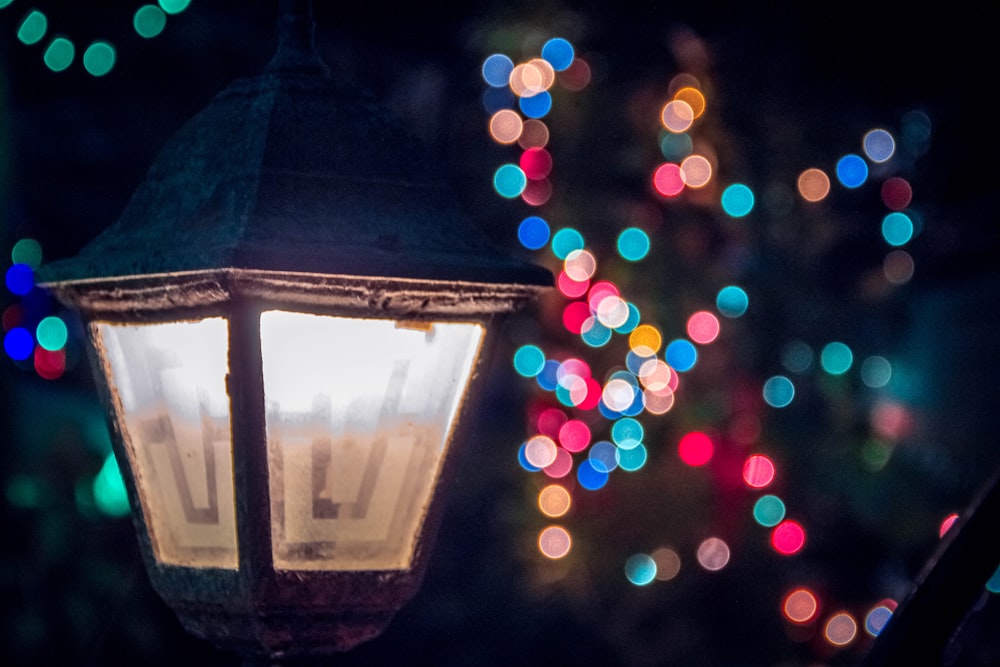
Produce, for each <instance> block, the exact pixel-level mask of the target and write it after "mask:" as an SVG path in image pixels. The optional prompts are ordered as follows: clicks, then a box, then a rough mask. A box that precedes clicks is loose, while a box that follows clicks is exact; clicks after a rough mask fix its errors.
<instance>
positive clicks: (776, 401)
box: [763, 375, 795, 408]
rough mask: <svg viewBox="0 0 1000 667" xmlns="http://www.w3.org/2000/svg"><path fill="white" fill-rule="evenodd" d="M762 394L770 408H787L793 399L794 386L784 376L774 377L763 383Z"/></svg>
mask: <svg viewBox="0 0 1000 667" xmlns="http://www.w3.org/2000/svg"><path fill="white" fill-rule="evenodd" d="M763 394H764V402H765V403H767V404H768V405H770V406H771V407H772V408H787V407H788V406H789V405H791V403H792V400H793V399H794V398H795V385H794V384H792V381H791V380H789V379H788V378H787V377H785V376H784V375H774V376H772V377H770V378H768V379H767V381H766V382H765V383H764V391H763Z"/></svg>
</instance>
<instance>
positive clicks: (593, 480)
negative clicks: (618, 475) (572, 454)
mask: <svg viewBox="0 0 1000 667" xmlns="http://www.w3.org/2000/svg"><path fill="white" fill-rule="evenodd" d="M608 479H609V475H608V473H607V471H605V470H604V466H603V465H597V464H594V463H593V462H592V461H591V460H589V459H588V460H586V461H581V462H580V465H579V466H577V469H576V481H577V482H579V483H580V486H582V487H583V488H585V489H587V490H588V491H599V490H600V489H603V488H604V486H605V485H606V484H607V483H608Z"/></svg>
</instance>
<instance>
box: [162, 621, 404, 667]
mask: <svg viewBox="0 0 1000 667" xmlns="http://www.w3.org/2000/svg"><path fill="white" fill-rule="evenodd" d="M394 615H395V612H394V611H388V612H387V611H382V612H369V613H363V612H357V613H324V612H321V611H316V610H288V611H285V612H280V611H279V612H270V613H268V614H260V613H254V612H247V613H245V614H238V613H231V612H228V611H222V610H220V611H218V612H216V613H212V612H206V611H205V610H203V609H201V610H197V611H196V612H185V611H177V618H178V619H179V620H180V622H181V625H182V626H183V627H184V629H185V630H186V631H187V632H189V633H190V634H191V635H193V636H195V637H198V638H199V639H203V640H205V641H207V642H209V643H210V644H212V645H213V646H215V647H216V648H218V649H220V650H222V651H226V652H229V653H235V654H237V655H240V656H242V657H244V658H247V659H252V660H257V661H259V664H280V663H281V662H282V661H283V660H291V659H301V658H314V657H322V656H330V655H334V654H337V653H342V652H344V651H349V650H350V649H352V648H354V647H355V646H357V645H359V644H362V643H364V642H366V641H369V640H371V639H374V638H375V637H377V636H378V635H380V634H382V632H383V631H384V630H385V628H386V627H387V626H388V625H389V622H390V621H391V620H392V618H393V616H394ZM247 664H258V663H247Z"/></svg>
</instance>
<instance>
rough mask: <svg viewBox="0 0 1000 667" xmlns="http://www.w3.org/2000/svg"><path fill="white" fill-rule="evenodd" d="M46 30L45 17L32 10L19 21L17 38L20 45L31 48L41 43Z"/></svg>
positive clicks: (46, 20)
mask: <svg viewBox="0 0 1000 667" xmlns="http://www.w3.org/2000/svg"><path fill="white" fill-rule="evenodd" d="M48 29H49V20H48V19H47V18H46V17H45V14H43V13H42V12H40V11H38V10H37V9H32V10H31V11H30V12H28V13H27V15H25V17H24V19H23V20H22V21H21V25H20V26H18V28H17V38H18V39H19V40H20V41H21V43H22V44H25V45H27V46H31V45H32V44H37V43H38V42H40V41H42V38H44V37H45V32H46V31H47V30H48Z"/></svg>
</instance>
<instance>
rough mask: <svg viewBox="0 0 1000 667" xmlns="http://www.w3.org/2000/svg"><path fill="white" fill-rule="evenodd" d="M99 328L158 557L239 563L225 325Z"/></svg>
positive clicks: (216, 321) (193, 563) (218, 321)
mask: <svg viewBox="0 0 1000 667" xmlns="http://www.w3.org/2000/svg"><path fill="white" fill-rule="evenodd" d="M97 327H98V332H99V335H100V340H101V344H102V346H103V350H104V354H105V357H106V360H107V372H108V373H109V375H110V378H109V380H110V384H111V385H112V387H114V388H116V389H117V395H118V399H119V401H118V408H119V409H120V410H122V411H123V412H124V414H119V415H118V420H119V423H120V424H121V425H122V431H123V435H124V440H125V444H126V450H127V452H128V456H129V463H130V464H131V466H132V472H133V474H134V476H135V482H136V486H137V487H138V491H139V501H140V502H141V503H142V510H143V515H144V516H145V517H146V522H147V528H148V530H149V535H150V539H151V540H152V543H153V552H154V554H155V555H156V558H157V560H159V561H160V562H162V563H169V564H171V565H184V566H187V567H223V568H231V569H234V568H236V567H237V566H238V562H237V550H236V518H235V499H234V495H233V446H232V438H231V434H230V428H229V396H228V394H227V391H226V375H227V373H228V371H229V359H228V354H229V352H228V350H229V326H228V322H227V321H226V320H225V319H223V318H220V317H214V318H209V319H205V320H201V321H198V322H169V323H165V324H141V325H118V324H107V323H101V324H98V325H97Z"/></svg>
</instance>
